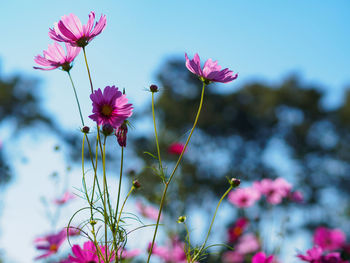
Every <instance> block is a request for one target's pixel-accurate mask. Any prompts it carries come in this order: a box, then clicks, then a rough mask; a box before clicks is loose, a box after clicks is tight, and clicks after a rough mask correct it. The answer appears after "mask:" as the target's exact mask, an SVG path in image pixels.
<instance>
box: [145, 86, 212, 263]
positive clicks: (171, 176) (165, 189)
mask: <svg viewBox="0 0 350 263" xmlns="http://www.w3.org/2000/svg"><path fill="white" fill-rule="evenodd" d="M204 90H205V83H204V82H203V87H202V93H201V100H200V103H199V107H198V111H197V115H196V118H195V120H194V123H193V127H192V129H191V132H190V134H189V136H188V138H187V141H186V143H185V146H184V148H183V150H182V152H181V154H180V156H179V159H178V160H177V162H176V165H175V167H174V169H173V171H172V173H171V174H170V177H169V180H168V181H167V182H166V183H165V188H164V191H163V195H162V199H161V201H160V206H159V212H158V218H157V223H156V228H155V230H154V235H153V240H152V244H151V248H150V250H149V253H148V259H147V263H149V261H150V259H151V255H152V250H153V246H154V242H155V240H156V235H157V231H158V226H159V221H160V216H161V214H162V209H163V206H164V201H165V196H166V193H167V191H168V187H169V184H170V182H171V180H172V179H173V177H174V174H175V172H176V170H177V168H178V166H179V164H180V162H181V159H182V156H183V154H184V152H185V151H186V148H187V145H188V143H189V141H190V139H191V137H192V134H193V131H194V129H195V128H196V125H197V122H198V118H199V115H200V113H201V110H202V105H203V99H204Z"/></svg>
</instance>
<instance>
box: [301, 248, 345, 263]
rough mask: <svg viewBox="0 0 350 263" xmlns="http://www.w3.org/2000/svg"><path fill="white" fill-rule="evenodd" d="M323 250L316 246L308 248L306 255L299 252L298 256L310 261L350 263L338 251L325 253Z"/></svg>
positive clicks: (315, 262) (318, 262) (311, 262)
mask: <svg viewBox="0 0 350 263" xmlns="http://www.w3.org/2000/svg"><path fill="white" fill-rule="evenodd" d="M323 252H324V251H323V249H322V248H320V247H318V246H315V247H313V248H311V249H309V250H307V251H306V255H302V254H298V255H297V257H298V258H300V259H301V260H303V261H306V262H310V263H349V261H348V260H343V259H342V258H341V255H340V253H338V252H331V253H328V254H324V253H323Z"/></svg>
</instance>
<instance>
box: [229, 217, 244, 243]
mask: <svg viewBox="0 0 350 263" xmlns="http://www.w3.org/2000/svg"><path fill="white" fill-rule="evenodd" d="M248 223H249V221H248V219H247V218H245V217H240V218H238V219H237V221H236V222H235V224H234V225H233V226H232V227H230V228H229V229H228V231H227V232H228V242H229V243H233V242H235V241H236V240H237V239H238V238H239V237H240V236H241V235H242V234H243V232H244V230H245V229H246V228H247V226H248Z"/></svg>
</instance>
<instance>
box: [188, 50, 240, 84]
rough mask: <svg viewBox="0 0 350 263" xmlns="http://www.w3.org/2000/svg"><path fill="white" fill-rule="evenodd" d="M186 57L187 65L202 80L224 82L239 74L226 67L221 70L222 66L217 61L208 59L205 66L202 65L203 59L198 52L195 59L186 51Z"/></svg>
mask: <svg viewBox="0 0 350 263" xmlns="http://www.w3.org/2000/svg"><path fill="white" fill-rule="evenodd" d="M185 58H186V67H187V68H188V70H189V71H191V72H192V73H193V74H196V75H197V76H198V77H199V78H200V80H201V81H203V82H206V83H210V82H222V83H228V82H231V81H233V80H235V79H236V78H237V77H238V74H235V75H233V71H231V70H229V69H228V68H225V69H223V70H221V66H219V65H218V62H217V61H213V60H212V59H208V60H207V61H206V62H205V63H204V66H203V69H202V67H201V61H200V58H199V56H198V54H197V53H196V54H195V55H194V57H193V59H191V60H190V59H189V58H188V56H187V54H186V53H185Z"/></svg>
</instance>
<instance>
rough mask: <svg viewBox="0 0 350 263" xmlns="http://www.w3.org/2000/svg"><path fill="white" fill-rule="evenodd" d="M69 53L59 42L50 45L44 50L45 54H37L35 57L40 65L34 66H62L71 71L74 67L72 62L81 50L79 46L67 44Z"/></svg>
mask: <svg viewBox="0 0 350 263" xmlns="http://www.w3.org/2000/svg"><path fill="white" fill-rule="evenodd" d="M66 49H67V53H66V52H65V51H64V49H63V47H62V46H61V45H60V44H58V43H57V42H55V43H53V44H52V45H49V47H48V48H47V50H44V51H43V54H44V56H40V55H37V56H35V57H34V61H35V62H36V63H37V64H39V65H40V66H44V67H34V68H35V69H41V70H52V69H56V68H59V67H61V68H62V70H64V71H67V72H68V71H69V70H70V69H71V68H72V65H71V63H72V62H73V60H74V59H75V57H76V56H78V54H79V52H80V48H79V47H72V46H71V45H68V44H66Z"/></svg>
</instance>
